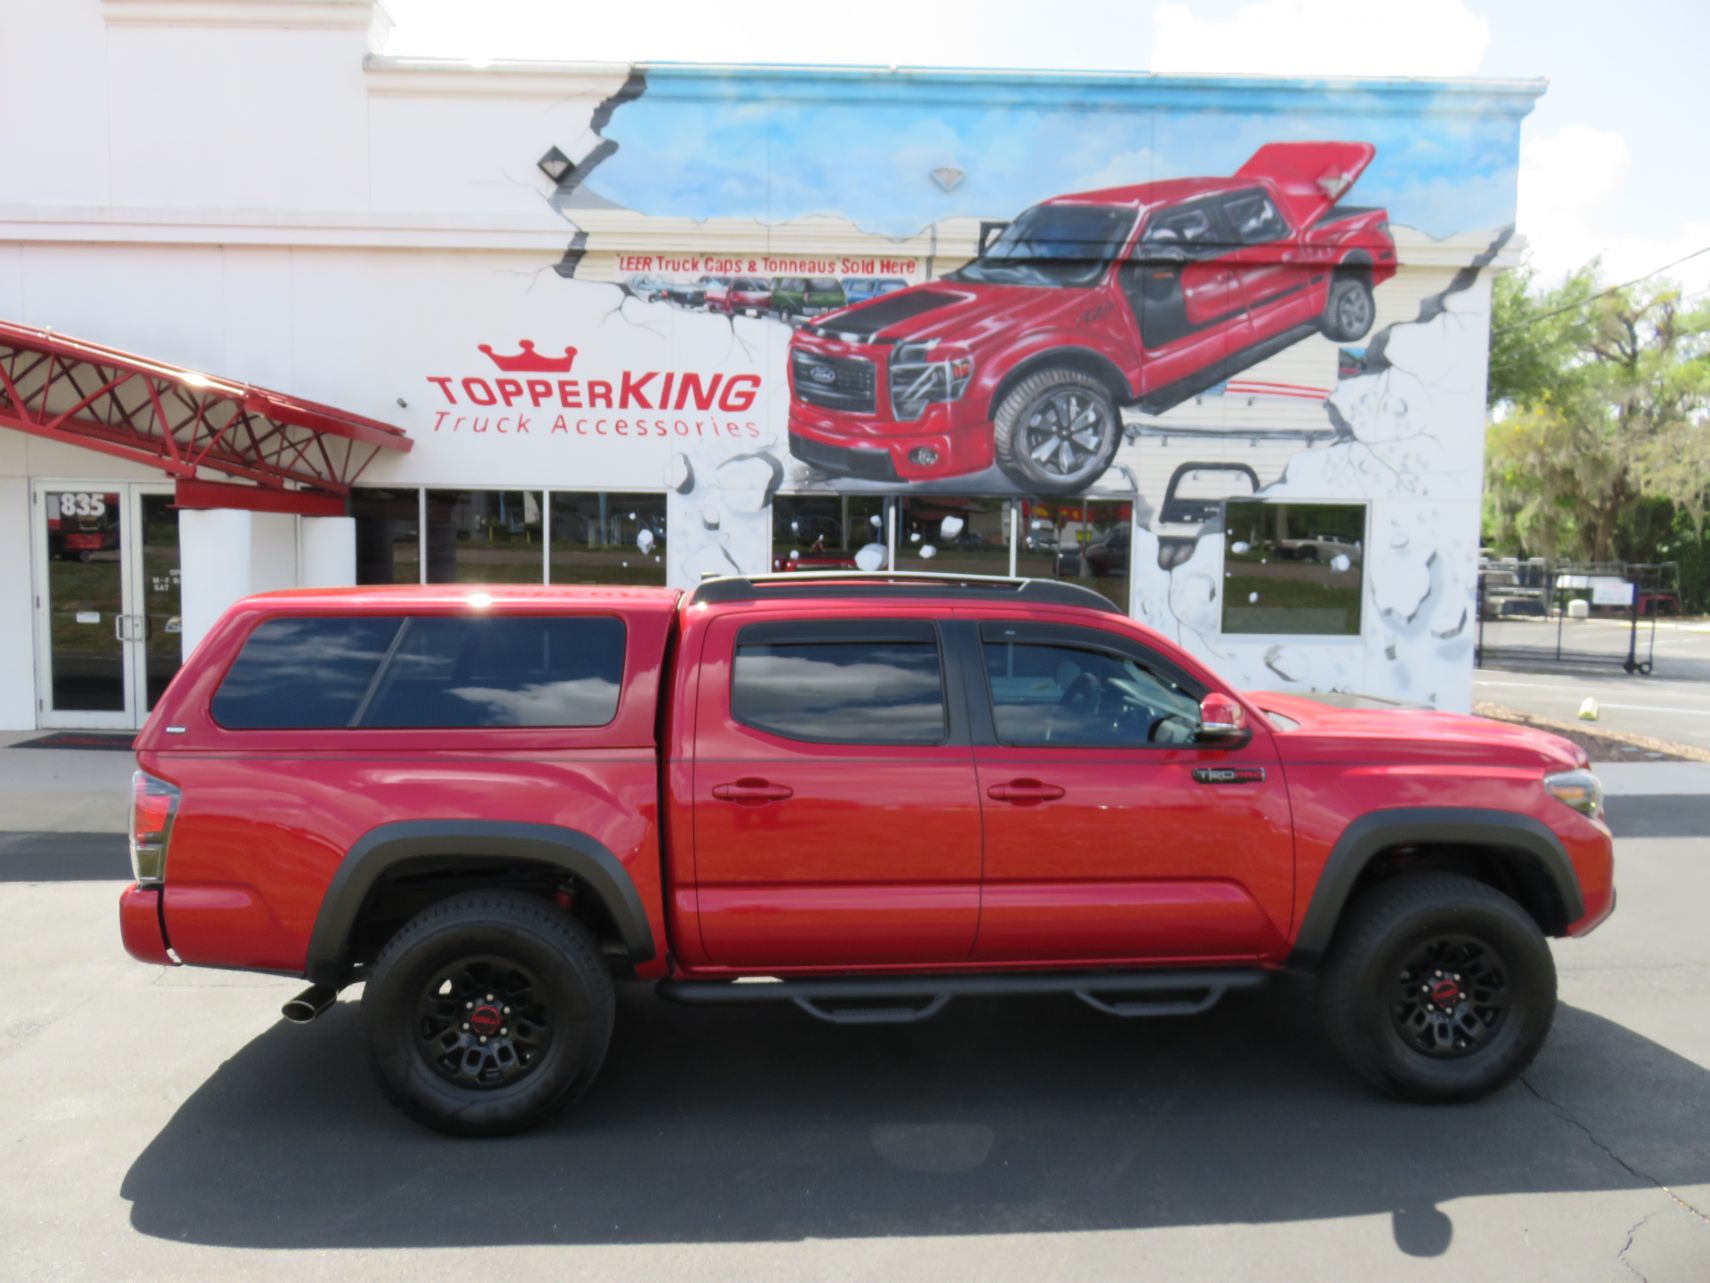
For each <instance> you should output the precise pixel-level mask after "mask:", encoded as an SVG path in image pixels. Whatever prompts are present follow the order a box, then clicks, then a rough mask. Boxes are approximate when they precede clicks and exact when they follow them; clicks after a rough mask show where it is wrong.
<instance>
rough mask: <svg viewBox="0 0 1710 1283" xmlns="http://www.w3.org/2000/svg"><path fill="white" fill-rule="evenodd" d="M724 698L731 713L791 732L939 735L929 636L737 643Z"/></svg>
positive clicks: (901, 737)
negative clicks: (916, 639) (914, 639)
mask: <svg viewBox="0 0 1710 1283" xmlns="http://www.w3.org/2000/svg"><path fill="white" fill-rule="evenodd" d="M730 702H731V711H732V713H734V714H735V716H736V719H737V721H739V722H743V723H745V724H746V725H749V726H753V727H755V728H756V729H759V730H763V731H771V732H772V733H773V734H776V735H784V736H788V737H789V738H791V739H801V740H815V741H820V742H828V743H837V744H936V743H938V742H939V741H940V740H942V739H943V738H944V685H943V680H942V678H941V677H940V674H939V664H938V647H937V645H935V644H934V643H932V642H860V643H848V644H845V643H814V642H803V643H774V644H765V645H756V644H743V645H740V646H738V647H737V650H736V671H735V674H734V676H733V678H732V680H731V688H730Z"/></svg>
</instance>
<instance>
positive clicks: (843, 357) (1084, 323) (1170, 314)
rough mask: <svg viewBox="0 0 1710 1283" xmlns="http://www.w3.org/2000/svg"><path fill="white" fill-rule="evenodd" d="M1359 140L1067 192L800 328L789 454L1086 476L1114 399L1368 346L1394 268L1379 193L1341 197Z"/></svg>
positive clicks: (1072, 484)
mask: <svg viewBox="0 0 1710 1283" xmlns="http://www.w3.org/2000/svg"><path fill="white" fill-rule="evenodd" d="M1374 154H1375V149H1374V148H1373V147H1372V146H1371V145H1370V144H1367V143H1334V142H1325V143H1305V142H1295V143H1271V144H1268V145H1267V146H1264V147H1261V148H1260V149H1259V150H1258V151H1257V152H1255V153H1254V154H1253V155H1252V157H1251V158H1249V159H1248V160H1247V162H1246V163H1245V164H1244V165H1242V166H1241V167H1240V169H1238V170H1237V171H1236V172H1235V174H1234V175H1233V176H1232V177H1230V178H1182V179H1169V180H1165V181H1161V182H1153V183H1145V184H1141V185H1139V186H1133V187H1112V188H1107V189H1105V190H1102V191H1092V192H1082V193H1080V194H1078V195H1073V196H1058V197H1055V198H1053V199H1051V200H1048V201H1046V202H1044V203H1043V204H1040V205H1036V206H1034V207H1033V208H1032V209H1029V210H1027V211H1026V212H1025V213H1023V214H1022V215H1021V216H1020V217H1018V218H1017V219H1016V220H1015V221H1014V222H1013V223H1011V224H1009V225H1008V227H1006V228H1005V229H1004V230H1003V232H1002V234H1001V235H1000V236H998V238H997V239H996V240H995V241H994V242H993V243H992V244H991V245H990V246H989V247H987V248H986V249H985V250H984V251H983V252H982V253H981V254H980V256H979V257H978V258H977V259H975V260H974V261H973V262H972V263H969V264H968V265H967V266H966V267H963V268H961V269H960V270H958V271H955V272H952V273H950V274H949V275H948V276H946V277H945V278H944V279H942V280H939V281H933V282H930V283H926V284H922V285H915V286H911V287H910V288H908V289H905V290H899V291H897V292H895V293H892V294H888V295H885V296H884V297H883V298H880V299H876V300H873V301H871V302H867V303H862V304H859V305H857V306H854V307H848V308H844V309H842V310H841V311H838V312H833V313H831V314H829V315H827V316H824V317H822V318H820V319H819V320H817V321H815V322H814V323H812V324H809V325H805V326H803V327H802V329H801V330H799V331H798V332H797V333H796V334H795V336H794V337H793V338H792V340H791V344H790V359H789V377H790V394H791V395H790V450H791V452H792V453H793V454H794V455H795V456H796V457H797V458H798V459H800V460H801V461H802V462H804V463H807V464H810V465H812V466H814V467H816V468H818V469H820V470H822V471H824V472H827V473H830V474H832V475H836V476H848V477H858V478H865V479H870V480H875V481H909V482H915V481H929V480H933V479H936V478H941V477H954V476H962V475H966V474H969V473H976V472H981V471H984V470H985V469H987V468H990V467H991V466H992V465H993V464H994V463H995V464H996V465H997V466H998V467H999V468H1001V469H1002V471H1003V473H1004V474H1005V475H1006V476H1007V477H1008V478H1009V480H1010V481H1012V482H1013V483H1014V484H1015V485H1016V486H1017V487H1018V488H1019V489H1020V490H1021V491H1022V492H1023V493H1028V494H1069V493H1078V492H1080V491H1081V490H1084V489H1085V488H1086V487H1087V486H1088V485H1089V484H1091V483H1092V482H1094V481H1096V480H1097V479H1098V477H1099V476H1100V475H1101V474H1102V473H1103V472H1104V471H1105V469H1106V468H1108V467H1109V466H1110V463H1111V460H1112V459H1113V458H1114V457H1115V454H1116V449H1117V446H1118V445H1119V444H1120V442H1121V436H1122V424H1121V420H1120V416H1119V410H1120V409H1121V408H1123V407H1130V406H1132V407H1138V408H1139V409H1141V410H1144V411H1146V412H1148V413H1154V414H1155V413H1160V412H1162V411H1164V410H1167V409H1169V408H1170V407H1171V406H1174V405H1178V404H1180V403H1181V402H1182V401H1184V400H1186V399H1188V398H1189V397H1191V396H1194V395H1195V394H1197V393H1199V392H1202V391H1204V390H1205V389H1207V388H1209V387H1212V386H1213V385H1215V384H1217V383H1220V382H1222V381H1223V380H1225V379H1227V378H1229V377H1230V376H1231V375H1232V374H1234V373H1236V372H1238V371H1240V370H1243V369H1246V368H1248V367H1249V366H1252V365H1254V364H1256V363H1257V362H1259V361H1262V360H1264V359H1265V358H1266V357H1268V356H1271V355H1273V354H1275V353H1276V352H1279V351H1281V350H1282V349H1283V348H1286V347H1288V346H1289V345H1290V344H1293V343H1295V342H1298V341H1299V340H1300V339H1302V338H1304V337H1306V336H1307V335H1309V334H1313V333H1322V334H1323V335H1325V336H1326V337H1328V338H1330V339H1332V340H1334V341H1336V342H1338V343H1349V342H1354V341H1356V340H1358V339H1360V338H1362V337H1364V336H1365V334H1366V333H1367V332H1368V331H1369V330H1370V329H1371V326H1372V321H1373V317H1374V315H1375V312H1374V306H1373V298H1372V291H1373V289H1374V288H1375V287H1377V286H1378V285H1380V284H1382V283H1383V282H1384V281H1386V280H1388V279H1389V278H1390V277H1391V276H1392V275H1394V273H1395V268H1396V257H1395V244H1394V242H1393V240H1392V239H1391V237H1390V234H1389V229H1388V221H1387V220H1388V216H1387V214H1386V213H1385V211H1383V210H1381V209H1360V208H1353V207H1347V206H1343V205H1339V204H1338V203H1337V202H1338V201H1339V200H1340V198H1341V197H1342V195H1343V194H1344V193H1345V192H1346V191H1347V190H1348V188H1349V187H1351V186H1352V185H1353V183H1354V181H1355V180H1356V179H1357V178H1358V177H1359V176H1360V174H1361V173H1362V172H1363V171H1364V170H1365V168H1366V166H1367V165H1368V164H1370V163H1371V160H1372V157H1373V155H1374Z"/></svg>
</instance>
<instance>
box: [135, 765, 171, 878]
mask: <svg viewBox="0 0 1710 1283" xmlns="http://www.w3.org/2000/svg"><path fill="white" fill-rule="evenodd" d="M177 814H178V789H177V787H176V786H174V785H171V784H168V783H167V782H166V781H165V780H157V779H156V778H155V777H154V776H152V775H150V774H149V773H148V772H147V771H137V772H135V773H134V774H133V775H132V776H131V873H132V875H133V876H134V877H135V878H136V881H137V885H138V886H159V885H160V884H161V883H162V882H164V881H165V880H166V844H167V843H168V842H169V841H170V840H171V838H172V817H173V816H175V815H177Z"/></svg>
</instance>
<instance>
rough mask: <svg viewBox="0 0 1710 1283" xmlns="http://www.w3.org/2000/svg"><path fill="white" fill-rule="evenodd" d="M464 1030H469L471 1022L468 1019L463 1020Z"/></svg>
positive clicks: (465, 1031) (466, 1031)
mask: <svg viewBox="0 0 1710 1283" xmlns="http://www.w3.org/2000/svg"><path fill="white" fill-rule="evenodd" d="M463 1032H464V1033H468V1032H469V1022H468V1021H464V1022H463Z"/></svg>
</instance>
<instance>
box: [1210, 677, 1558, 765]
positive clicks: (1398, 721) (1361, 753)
mask: <svg viewBox="0 0 1710 1283" xmlns="http://www.w3.org/2000/svg"><path fill="white" fill-rule="evenodd" d="M1244 697H1245V698H1246V699H1247V701H1248V702H1249V703H1252V704H1255V705H1257V706H1258V707H1259V708H1260V709H1262V710H1263V711H1264V712H1265V713H1267V714H1273V713H1274V714H1277V715H1280V716H1281V717H1283V718H1286V719H1288V720H1287V722H1278V723H1276V724H1277V727H1278V730H1279V731H1280V732H1281V734H1279V735H1278V736H1277V737H1276V743H1277V751H1278V752H1279V753H1280V754H1281V756H1282V759H1283V761H1284V762H1347V761H1350V760H1360V761H1369V762H1372V763H1377V762H1388V763H1393V762H1399V761H1410V762H1458V763H1478V762H1488V763H1491V764H1493V765H1494V764H1504V765H1516V764H1524V765H1532V764H1536V765H1538V766H1539V767H1541V768H1543V769H1546V770H1568V769H1570V768H1572V767H1576V766H1584V765H1586V756H1585V753H1584V752H1583V751H1582V750H1581V749H1580V748H1579V747H1578V746H1577V745H1575V744H1573V743H1572V742H1570V741H1568V740H1565V739H1563V738H1562V737H1561V736H1559V735H1552V734H1550V733H1549V732H1548V731H1539V730H1533V729H1532V728H1530V727H1527V726H1515V725H1513V724H1511V723H1509V722H1496V721H1491V720H1490V719H1489V718H1486V717H1466V716H1463V715H1462V714H1460V713H1440V712H1437V711H1436V710H1435V709H1428V708H1409V707H1407V706H1406V705H1401V704H1387V703H1385V702H1383V701H1379V700H1367V699H1363V698H1361V697H1352V698H1351V699H1350V700H1349V701H1348V702H1349V704H1351V705H1353V706H1337V705H1334V704H1331V703H1327V702H1325V700H1326V698H1328V697H1313V696H1307V695H1282V694H1278V693H1276V692H1274V691H1248V692H1245V696H1244ZM1273 720H1275V719H1273ZM1290 722H1292V723H1294V725H1293V726H1290V725H1289V724H1288V723H1290Z"/></svg>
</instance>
